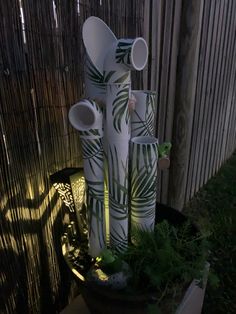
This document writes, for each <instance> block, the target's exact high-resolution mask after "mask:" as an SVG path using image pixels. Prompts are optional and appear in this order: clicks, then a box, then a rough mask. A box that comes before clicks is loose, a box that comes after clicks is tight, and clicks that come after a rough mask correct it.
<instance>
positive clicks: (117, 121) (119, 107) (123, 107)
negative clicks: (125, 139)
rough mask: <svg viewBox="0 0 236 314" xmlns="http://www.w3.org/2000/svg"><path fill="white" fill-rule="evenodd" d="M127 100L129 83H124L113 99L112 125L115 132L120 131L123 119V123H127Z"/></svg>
mask: <svg viewBox="0 0 236 314" xmlns="http://www.w3.org/2000/svg"><path fill="white" fill-rule="evenodd" d="M128 101H129V84H125V85H124V87H123V88H122V89H121V90H119V91H118V93H117V94H116V98H115V100H114V101H113V104H112V106H113V109H112V115H113V118H114V120H113V126H114V128H115V130H116V131H117V133H121V124H122V121H123V120H124V119H125V123H126V124H128V123H129V121H130V113H129V109H128Z"/></svg>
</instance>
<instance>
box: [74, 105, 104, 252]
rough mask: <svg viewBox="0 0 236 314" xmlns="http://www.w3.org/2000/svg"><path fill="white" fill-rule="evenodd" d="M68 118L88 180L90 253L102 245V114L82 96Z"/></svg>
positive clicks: (97, 250)
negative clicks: (78, 143) (73, 130)
mask: <svg viewBox="0 0 236 314" xmlns="http://www.w3.org/2000/svg"><path fill="white" fill-rule="evenodd" d="M69 120H70V123H71V124H72V126H74V128H75V129H77V130H79V133H80V139H81V145H82V156H83V164H84V176H85V180H86V184H87V208H88V212H87V214H88V222H89V223H88V230H89V239H88V240H89V254H90V255H91V256H93V257H96V256H98V255H99V254H100V252H101V250H102V249H104V247H105V219H104V216H105V215H104V155H103V142H102V140H103V138H102V136H103V114H102V111H101V109H100V108H99V107H98V106H97V104H96V103H95V102H94V101H89V100H86V99H84V100H81V101H80V102H79V103H77V104H75V105H74V106H72V107H71V109H70V111H69Z"/></svg>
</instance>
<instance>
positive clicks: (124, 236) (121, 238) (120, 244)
mask: <svg viewBox="0 0 236 314" xmlns="http://www.w3.org/2000/svg"><path fill="white" fill-rule="evenodd" d="M110 245H111V247H112V248H114V249H115V250H116V251H117V252H124V251H125V250H126V249H127V246H128V233H127V232H126V230H125V228H124V227H123V226H122V225H120V230H119V231H118V230H117V229H115V228H113V227H112V228H111V239H110Z"/></svg>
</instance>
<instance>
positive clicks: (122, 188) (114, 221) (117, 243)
mask: <svg viewBox="0 0 236 314" xmlns="http://www.w3.org/2000/svg"><path fill="white" fill-rule="evenodd" d="M109 163H110V164H109V177H110V180H109V208H110V244H111V246H112V247H113V248H114V249H118V250H122V249H124V248H126V247H127V239H128V157H127V159H126V160H125V161H123V162H122V161H121V160H120V159H119V157H118V152H117V149H116V147H115V146H114V147H113V149H112V148H111V147H110V148H109Z"/></svg>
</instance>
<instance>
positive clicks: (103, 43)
mask: <svg viewBox="0 0 236 314" xmlns="http://www.w3.org/2000/svg"><path fill="white" fill-rule="evenodd" d="M83 41H84V45H85V48H86V60H85V98H86V99H83V100H80V101H79V102H78V103H76V104H75V105H73V106H72V107H71V109H70V111H69V120H70V123H71V124H72V126H73V127H74V128H75V129H77V130H78V131H79V135H80V139H81V144H82V154H83V162H84V175H85V181H86V184H87V218H88V243H89V255H90V256H92V257H97V256H99V255H100V254H101V252H102V251H103V250H104V248H106V247H109V248H111V249H112V250H116V251H119V252H123V251H125V250H126V248H127V246H128V239H129V233H130V232H129V231H130V230H129V229H131V231H132V229H135V228H140V229H144V230H150V231H151V230H153V229H154V224H155V210H156V209H155V207H156V188H157V165H158V140H157V138H155V137H154V134H155V130H154V129H155V128H154V124H155V103H156V101H155V97H156V95H155V93H154V92H152V91H139V90H132V86H131V73H130V72H131V70H137V71H141V70H143V68H144V67H145V65H146V63H147V59H148V48H147V44H146V42H145V40H144V39H143V38H140V37H138V38H135V39H117V38H116V36H115V35H114V34H113V33H112V31H111V30H110V29H109V27H108V26H107V25H106V24H105V23H104V22H103V21H102V20H101V19H99V18H97V17H90V18H88V19H87V20H86V21H85V23H84V25H83ZM106 196H108V197H106ZM106 199H108V204H106V202H105V200H106ZM106 212H107V213H109V215H108V214H106ZM107 230H108V231H107Z"/></svg>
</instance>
